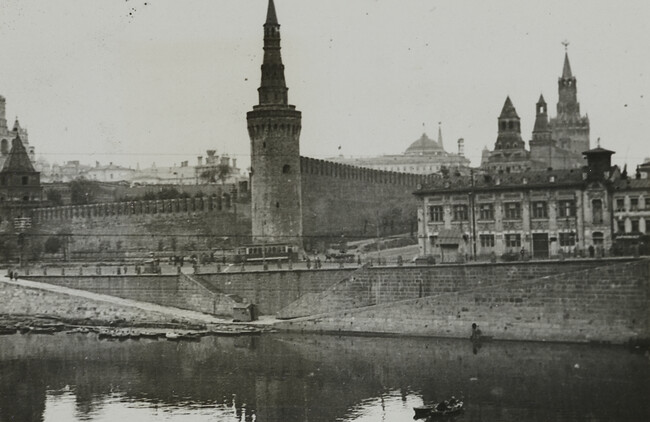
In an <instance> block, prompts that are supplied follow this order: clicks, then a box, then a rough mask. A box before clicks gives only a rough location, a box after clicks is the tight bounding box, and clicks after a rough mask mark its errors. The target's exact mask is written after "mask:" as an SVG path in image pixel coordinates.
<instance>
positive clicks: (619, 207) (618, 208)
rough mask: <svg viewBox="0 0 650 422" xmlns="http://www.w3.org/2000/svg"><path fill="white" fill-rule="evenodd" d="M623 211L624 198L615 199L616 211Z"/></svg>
mask: <svg viewBox="0 0 650 422" xmlns="http://www.w3.org/2000/svg"><path fill="white" fill-rule="evenodd" d="M624 210H625V198H616V211H624Z"/></svg>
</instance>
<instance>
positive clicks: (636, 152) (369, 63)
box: [0, 0, 650, 168]
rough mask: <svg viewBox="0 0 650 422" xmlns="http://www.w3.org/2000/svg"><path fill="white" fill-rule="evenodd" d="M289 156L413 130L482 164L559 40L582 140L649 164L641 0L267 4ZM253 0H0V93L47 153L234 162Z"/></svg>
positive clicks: (301, 0) (383, 150)
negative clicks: (283, 84) (584, 121)
mask: <svg viewBox="0 0 650 422" xmlns="http://www.w3.org/2000/svg"><path fill="white" fill-rule="evenodd" d="M275 5H276V10H277V15H278V20H279V22H280V24H281V34H282V57H283V61H284V65H285V75H286V80H287V85H288V87H289V102H290V103H291V104H294V105H296V107H297V109H298V110H301V111H302V113H303V118H302V132H301V139H300V148H301V154H302V155H305V156H310V157H315V158H327V157H332V156H336V155H339V154H342V155H345V156H356V157H368V156H376V155H382V154H399V153H402V152H403V151H404V150H405V149H406V148H407V147H408V146H409V144H410V143H412V142H413V141H415V140H416V139H417V138H419V137H420V136H421V134H422V133H423V132H426V133H427V134H428V135H429V136H430V137H432V138H435V137H436V136H437V130H438V125H439V123H440V125H441V128H442V133H443V141H444V144H445V148H446V149H447V150H448V151H450V152H456V151H457V144H456V141H457V139H458V138H464V139H465V155H466V156H467V157H468V158H470V160H471V161H472V165H474V166H477V165H479V164H480V156H481V150H482V149H483V148H484V147H485V146H487V147H488V148H490V149H492V148H493V147H494V142H495V141H496V136H497V117H498V115H499V113H500V111H501V108H502V106H503V103H504V101H505V98H506V96H508V95H509V96H510V98H511V99H512V101H513V104H514V106H515V107H516V109H517V112H518V114H519V116H520V117H521V119H522V137H523V138H524V140H526V141H528V140H530V138H531V131H532V126H533V123H534V119H535V103H536V102H537V99H538V98H539V95H540V94H543V95H544V98H545V99H546V101H547V102H548V104H549V111H550V116H551V117H553V116H555V114H556V113H555V105H556V103H557V96H558V93H557V79H558V77H559V76H560V74H561V71H562V64H563V60H564V54H565V47H564V46H563V45H562V41H565V40H566V41H569V43H570V44H569V46H568V54H569V58H570V61H571V67H572V70H573V73H574V76H576V78H577V87H578V100H579V101H580V106H581V111H582V113H586V114H588V115H589V118H590V122H591V143H592V146H596V143H597V138H600V139H601V146H602V147H604V148H608V149H611V150H614V151H616V154H615V155H614V157H613V160H614V163H615V164H618V165H620V166H622V165H624V164H626V163H627V165H628V167H630V166H632V168H633V167H634V166H636V165H637V164H639V163H641V162H642V161H643V159H644V158H645V157H650V69H649V67H650V55H649V54H648V52H649V51H650V36H648V29H647V22H648V20H649V19H650V2H648V1H647V0H626V1H624V2H613V1H611V0H590V1H588V2H586V1H568V0H547V1H543V2H541V1H522V0H512V1H509V0H508V1H506V0H491V1H465V0H457V1H437V0H409V1H408V2H405V1H399V0H327V1H315V0H275ZM266 9H267V0H184V1H171V0H148V1H141V0H139V1H136V0H128V1H125V0H105V1H101V2H99V1H96V2H89V1H86V0H57V1H45V0H39V1H35V0H1V1H0V52H1V57H2V59H1V62H0V95H2V96H4V97H5V98H6V101H7V120H9V124H10V125H11V124H12V123H13V120H14V118H15V117H16V116H18V117H19V119H20V123H21V125H22V126H23V127H26V128H27V129H28V131H29V140H30V145H32V146H35V147H36V152H37V156H40V157H42V158H44V159H45V160H47V161H48V162H49V163H55V162H56V163H63V162H66V161H69V160H80V161H81V162H83V163H88V164H94V163H95V161H99V162H100V163H102V164H107V163H109V162H114V163H116V164H122V165H125V166H132V167H135V166H136V165H140V167H148V166H150V165H151V164H152V163H154V162H155V163H156V165H158V166H164V165H172V164H178V163H180V162H181V161H185V160H188V161H189V162H190V164H194V163H196V157H197V156H199V155H201V156H205V151H206V150H207V149H216V150H217V154H228V155H229V156H231V157H233V158H237V159H238V165H239V167H242V168H245V167H246V166H247V165H248V163H249V154H250V145H249V142H250V141H249V138H248V133H247V130H246V112H247V111H249V110H251V109H252V106H253V105H255V104H257V88H258V86H259V83H260V65H261V63H262V57H263V51H262V45H263V41H262V36H263V32H262V30H263V29H262V25H263V23H264V20H265V17H266Z"/></svg>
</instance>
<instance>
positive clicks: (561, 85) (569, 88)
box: [549, 52, 590, 154]
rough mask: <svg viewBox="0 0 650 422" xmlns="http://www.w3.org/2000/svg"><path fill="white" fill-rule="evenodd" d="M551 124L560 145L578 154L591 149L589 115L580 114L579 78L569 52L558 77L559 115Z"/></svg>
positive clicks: (554, 137)
mask: <svg viewBox="0 0 650 422" xmlns="http://www.w3.org/2000/svg"><path fill="white" fill-rule="evenodd" d="M549 126H550V128H551V132H552V137H553V139H555V140H556V141H557V145H558V147H560V148H562V149H565V150H567V151H571V152H573V153H576V154H581V153H582V152H583V151H587V150H589V148H590V146H589V117H588V116H586V115H585V116H582V115H581V114H580V103H579V102H578V86H577V80H576V77H575V76H574V75H573V72H572V71H571V63H570V62H569V53H568V52H565V54H564V66H563V67H562V76H560V77H559V78H558V102H557V116H556V117H554V118H552V119H551V120H550V122H549Z"/></svg>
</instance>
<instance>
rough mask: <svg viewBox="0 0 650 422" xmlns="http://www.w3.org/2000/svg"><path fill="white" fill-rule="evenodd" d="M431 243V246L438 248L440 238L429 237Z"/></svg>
mask: <svg viewBox="0 0 650 422" xmlns="http://www.w3.org/2000/svg"><path fill="white" fill-rule="evenodd" d="M429 241H430V242H431V246H436V245H437V244H438V236H429Z"/></svg>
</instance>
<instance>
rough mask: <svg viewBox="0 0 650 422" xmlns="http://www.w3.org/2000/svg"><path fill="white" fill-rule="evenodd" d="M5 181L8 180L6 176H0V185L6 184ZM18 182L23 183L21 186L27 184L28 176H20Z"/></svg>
mask: <svg viewBox="0 0 650 422" xmlns="http://www.w3.org/2000/svg"><path fill="white" fill-rule="evenodd" d="M7 181H8V179H7V177H6V176H2V177H0V185H3V186H4V185H6V184H7ZM20 184H21V185H23V186H25V185H28V184H29V176H20Z"/></svg>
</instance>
